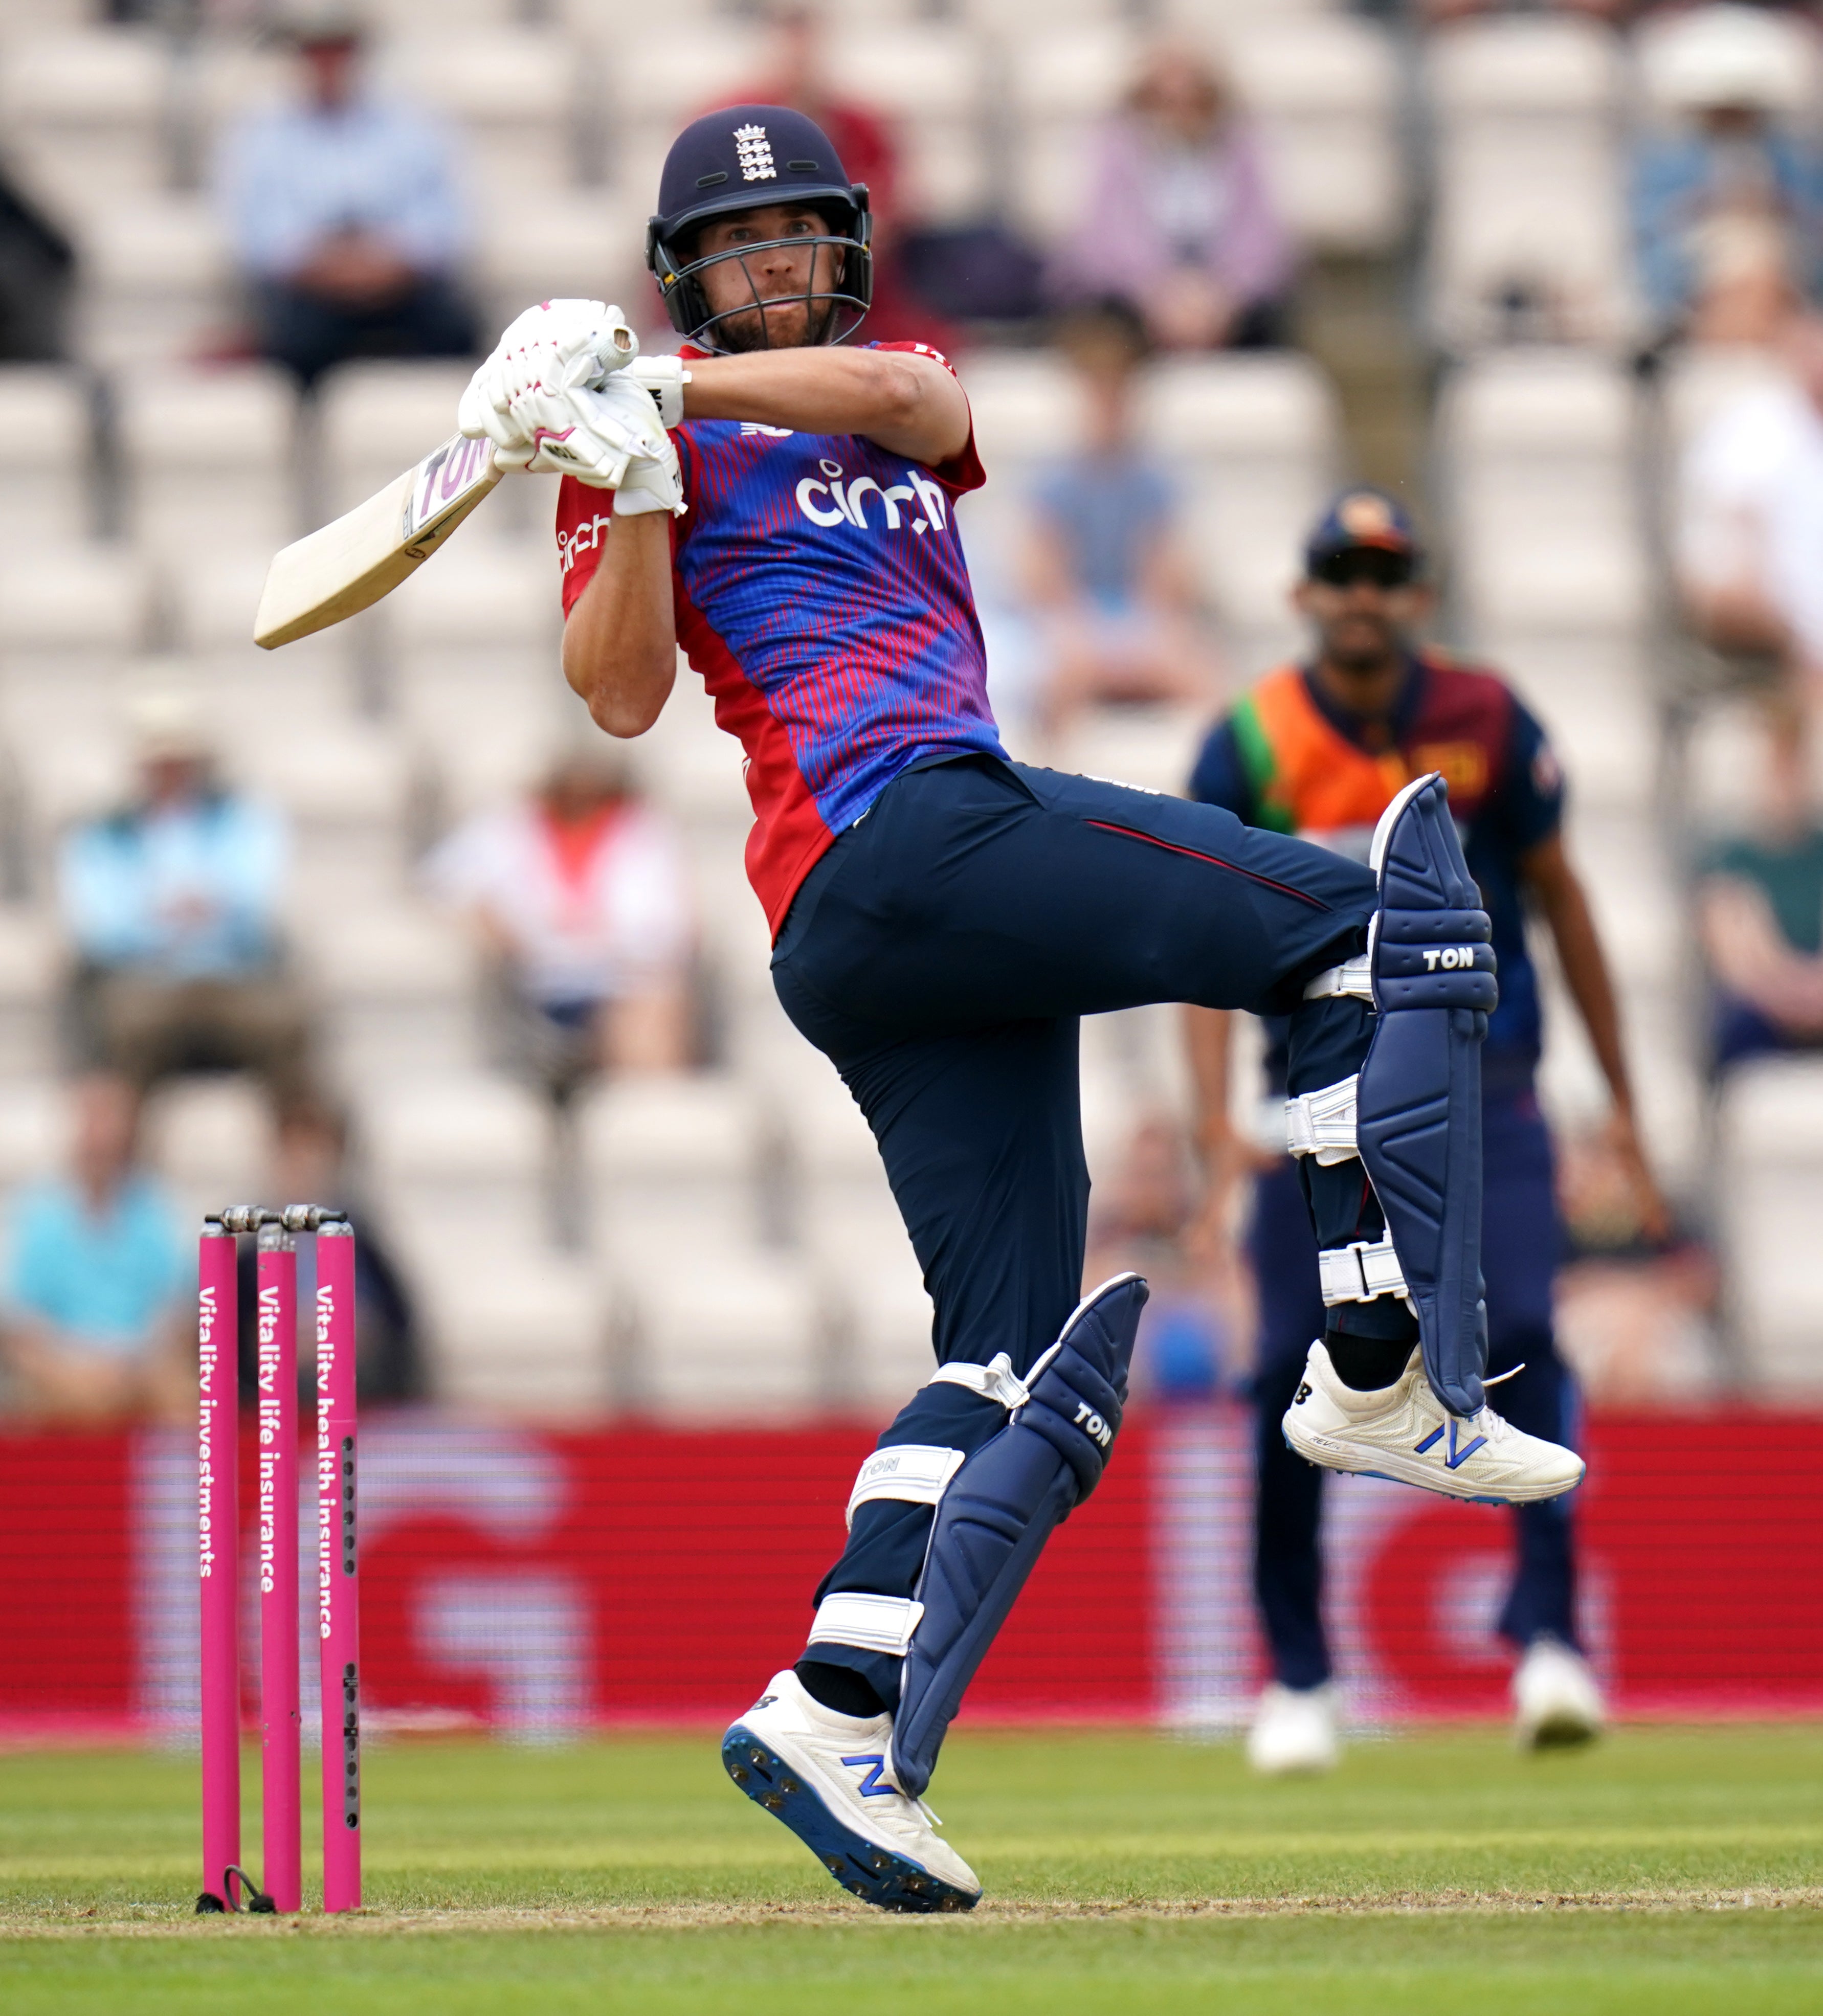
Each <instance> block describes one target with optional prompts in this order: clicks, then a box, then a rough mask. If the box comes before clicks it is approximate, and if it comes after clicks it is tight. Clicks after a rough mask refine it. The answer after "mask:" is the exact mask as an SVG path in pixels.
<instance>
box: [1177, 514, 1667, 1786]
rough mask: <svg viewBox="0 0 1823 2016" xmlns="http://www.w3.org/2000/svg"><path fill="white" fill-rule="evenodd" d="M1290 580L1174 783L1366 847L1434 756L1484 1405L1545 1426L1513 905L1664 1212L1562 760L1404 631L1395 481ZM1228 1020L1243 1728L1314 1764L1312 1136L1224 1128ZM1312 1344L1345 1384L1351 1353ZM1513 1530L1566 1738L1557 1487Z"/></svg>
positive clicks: (1553, 1253)
mask: <svg viewBox="0 0 1823 2016" xmlns="http://www.w3.org/2000/svg"><path fill="white" fill-rule="evenodd" d="M1295 599H1296V603H1297V606H1298V608H1299V612H1300V613H1301V614H1302V615H1303V617H1305V618H1306V621H1308V622H1309V623H1310V626H1311V628H1312V630H1313V633H1314V643H1315V649H1314V650H1313V653H1312V656H1311V659H1310V663H1309V664H1307V665H1288V666H1284V667H1282V668H1280V669H1279V670H1277V671H1274V672H1271V673H1269V674H1268V675H1267V676H1266V678H1265V679H1263V681H1261V682H1260V683H1259V685H1258V686H1256V688H1255V689H1254V690H1253V691H1252V693H1249V694H1248V696H1247V697H1245V699H1244V700H1242V701H1241V704H1240V705H1239V706H1238V707H1236V708H1235V709H1234V711H1233V713H1232V714H1230V715H1229V716H1228V717H1227V719H1226V720H1224V721H1223V722H1220V724H1219V725H1217V726H1216V728H1215V729H1214V730H1213V731H1212V733H1211V734H1210V735H1209V739H1208V740H1207V741H1206V742H1205V744H1204V746H1203V749H1202V754H1201V755H1200V756H1199V758H1198V761H1197V765H1196V769H1195V771H1194V775H1193V776H1192V777H1191V786H1190V792H1191V797H1194V798H1196V799H1199V800H1201V801H1202V802H1203V803H1205V804H1207V805H1220V806H1223V807H1224V808H1226V809H1227V810H1228V811H1229V812H1233V813H1234V815H1236V817H1237V818H1238V819H1242V820H1244V821H1245V823H1246V824H1248V826H1254V827H1259V828H1264V829H1266V830H1270V831H1274V832H1278V833H1299V834H1301V835H1302V836H1304V837H1306V838H1309V839H1311V840H1313V841H1317V842H1318V843H1319V844H1320V845H1322V846H1324V847H1327V848H1332V849H1334V850H1335V851H1337V852H1338V853H1342V854H1346V855H1353V856H1354V857H1355V858H1356V859H1364V858H1366V856H1367V851H1368V848H1369V846H1370V844H1371V841H1372V839H1373V836H1374V830H1375V826H1376V823H1377V822H1378V820H1379V819H1381V818H1382V815H1384V814H1385V811H1386V808H1387V807H1388V805H1389V804H1391V803H1392V802H1393V801H1395V800H1396V797H1398V795H1399V794H1400V792H1401V791H1403V790H1405V789H1406V788H1407V786H1408V785H1409V783H1410V780H1411V779H1412V778H1414V777H1416V776H1423V775H1424V774H1425V772H1429V771H1438V772H1441V773H1442V774H1443V776H1444V777H1445V778H1446V779H1447V780H1448V783H1449V787H1450V810H1451V812H1452V814H1453V815H1454V819H1456V820H1457V821H1458V822H1460V823H1461V829H1462V833H1463V837H1464V842H1465V848H1466V850H1467V862H1468V868H1469V870H1470V872H1471V873H1472V874H1473V876H1474V877H1475V882H1476V885H1477V887H1479V890H1480V891H1481V894H1480V896H1479V898H1478V899H1477V900H1478V902H1479V903H1480V904H1481V905H1482V906H1483V908H1485V909H1486V911H1487V912H1488V913H1489V916H1490V920H1491V923H1492V928H1493V949H1494V952H1495V955H1496V956H1497V959H1498V960H1499V962H1500V1003H1499V1006H1497V1008H1496V1009H1495V1010H1494V1011H1493V1014H1492V1016H1491V1017H1490V1020H1489V1025H1488V1033H1487V1039H1486V1044H1485V1046H1484V1048H1483V1055H1482V1059H1481V1101H1482V1110H1481V1132H1482V1143H1483V1150H1484V1152H1485V1155H1486V1168H1485V1173H1484V1176H1483V1234H1482V1267H1483V1274H1484V1275H1485V1276H1486V1287H1487V1311H1488V1319H1489V1326H1490V1345H1489V1366H1490V1370H1492V1371H1493V1373H1494V1375H1495V1376H1496V1377H1497V1379H1499V1380H1501V1381H1511V1384H1508V1385H1507V1386H1506V1388H1505V1390H1504V1392H1503V1393H1502V1394H1501V1406H1502V1407H1503V1408H1504V1409H1505V1410H1506V1412H1507V1413H1508V1415H1509V1416H1510V1417H1511V1420H1512V1422H1513V1423H1514V1424H1515V1426H1517V1427H1522V1428H1524V1429H1526V1431H1529V1433H1531V1434H1533V1435H1540V1436H1547V1437H1549V1438H1551V1440H1552V1441H1554V1442H1568V1441H1569V1440H1570V1439H1571V1435H1572V1428H1571V1423H1572V1417H1573V1413H1574V1411H1575V1407H1574V1399H1575V1395H1574V1388H1573V1382H1572V1381H1571V1377H1570V1374H1569V1371H1568V1370H1567V1368H1566V1367H1565V1365H1564V1364H1563V1362H1562V1359H1559V1357H1558V1354H1557V1346H1556V1341H1555V1336H1554V1334H1553V1331H1552V1327H1551V1286H1552V1277H1553V1276H1554V1274H1555V1271H1556V1268H1557V1264H1558V1256H1559V1251H1560V1248H1561V1247H1562V1228H1561V1227H1560V1226H1559V1224H1558V1214H1557V1203H1556V1197H1555V1190H1554V1186H1553V1180H1552V1177H1553V1172H1552V1166H1551V1138H1550V1136H1549V1135H1548V1133H1547V1132H1546V1129H1545V1124H1544V1116H1543V1114H1541V1113H1540V1111H1539V1105H1538V1094H1537V1088H1536V1085H1535V1083H1534V1078H1535V1075H1536V1072H1537V1064H1538V1057H1539V1050H1540V1041H1541V1035H1542V1029H1541V1024H1540V1012H1539V999H1538V979H1537V973H1536V971H1535V970H1534V968H1533V963H1532V960H1531V957H1530V955H1529V951H1528V949H1527V946H1526V910H1527V909H1528V908H1530V909H1533V910H1535V911H1536V913H1537V914H1538V915H1539V916H1540V918H1541V919H1542V920H1543V921H1544V925H1545V927H1546V928H1547V931H1549V932H1550V934H1551V940H1552V942H1553V944H1554V945H1555V948H1556V951H1557V955H1558V963H1559V965H1560V966H1561V967H1562V972H1563V976H1564V980H1565V984H1566V985H1567V986H1568V988H1569V992H1570V995H1571V997H1572V999H1573V1000H1574V1001H1575V1003H1576V1007H1577V1010H1578V1011H1579V1013H1580V1015H1581V1017H1582V1020H1583V1025H1584V1027H1585V1028H1587V1031H1588V1035H1589V1042H1590V1046H1591V1049H1593V1050H1594V1053H1595V1057H1596V1059H1597V1060H1598V1063H1599V1064H1600V1065H1601V1070H1602V1071H1603V1073H1604V1075H1605V1077H1606V1079H1607V1082H1608V1086H1609V1095H1610V1097H1611V1099H1612V1107H1613V1114H1612V1123H1611V1124H1612V1129H1613V1132H1614V1136H1615V1147H1616V1150H1617V1152H1618V1154H1619V1157H1620V1159H1621V1162H1622V1165H1623V1167H1624V1168H1626V1170H1627V1173H1628V1175H1629V1178H1630V1182H1631V1184H1632V1187H1633V1190H1634V1196H1635V1200H1636V1204H1637V1209H1638V1211H1639V1214H1640V1217H1641V1222H1642V1224H1643V1225H1644V1226H1645V1228H1646V1229H1647V1230H1648V1233H1651V1234H1652V1235H1653V1236H1663V1233H1664V1232H1665V1230H1666V1210H1665V1206H1664V1203H1663V1199H1662V1198H1661V1197H1659V1193H1658V1190H1657V1187H1656V1186H1655V1183H1653V1181H1652V1176H1651V1174H1650V1172H1649V1171H1648V1168H1647V1165H1646V1161H1645V1156H1644V1155H1643V1154H1642V1153H1641V1149H1640V1145H1639V1139H1638V1136H1637V1132H1636V1131H1635V1129H1634V1117H1633V1096H1632V1091H1631V1088H1630V1085H1629V1082H1628V1078H1627V1060H1626V1057H1625V1054H1624V1053H1623V1049H1622V1046H1621V1039H1620V1018H1619V1013H1618V1011H1617V1010H1616V1005H1615V999H1614V990H1613V988H1612V985H1611V983H1610V981H1609V974H1608V967H1607V963H1606V961H1605V959H1604V958H1603V956H1602V952H1601V943H1600V941H1599V939H1598V938H1597V936H1596V932H1595V926H1594V920H1593V919H1592V917H1591V915H1590V912H1589V905H1588V902H1587V898H1586V897H1585V895H1583V887H1582V884H1581V883H1580V880H1578V878H1577V876H1576V871H1575V869H1573V867H1572V866H1571V865H1570V862H1569V858H1568V856H1567V855H1566V854H1565V850H1564V843H1563V834H1562V816H1563V791H1564V785H1563V777H1562V772H1560V771H1559V769H1558V765H1557V761H1556V758H1555V756H1554V755H1553V754H1552V752H1551V745H1550V743H1549V742H1548V741H1547V740H1546V738H1545V735H1544V730H1543V729H1541V728H1540V726H1539V725H1538V723H1537V721H1536V720H1534V719H1533V717H1532V715H1530V714H1529V712H1528V711H1527V710H1526V707H1525V706H1524V705H1523V704H1522V703H1521V701H1520V700H1519V698H1518V697H1517V696H1516V695H1515V693H1513V691H1512V689H1511V687H1509V686H1507V685H1506V683H1505V682H1504V681H1503V680H1501V679H1499V678H1497V676H1496V675H1494V674H1493V673H1491V672H1487V671H1479V670H1475V669H1474V668H1469V667H1466V666H1463V665H1458V664H1454V663H1453V662H1452V661H1450V660H1449V659H1448V658H1447V657H1444V655H1443V653H1440V652H1438V651H1435V650H1426V649H1425V648H1423V647H1422V646H1420V644H1419V643H1418V642H1417V633H1418V630H1419V628H1421V625H1422V624H1423V622H1424V621H1425V618H1426V617H1428V615H1429V614H1430V613H1431V610H1432V606H1433V598H1432V593H1431V591H1430V589H1429V587H1428V585H1427V583H1426V581H1425V578H1424V556H1423V553H1422V552H1421V549H1420V547H1419V545H1418V536H1417V533H1416V530H1415V528H1414V526H1413V524H1412V522H1411V520H1410V517H1408V515H1407V513H1406V511H1405V509H1404V508H1403V506H1401V505H1400V503H1399V502H1398V500H1397V499H1395V498H1393V497H1390V496H1389V495H1386V494H1385V492H1383V491H1377V490H1372V489H1367V488H1356V489H1353V490H1350V491H1344V492H1343V493H1342V495H1341V496H1339V497H1338V498H1337V499H1336V500H1335V502H1334V503H1333V504H1331V506H1330V507H1329V509H1328V510H1327V511H1326V512H1325V513H1324V516H1323V517H1322V519H1321V520H1320V521H1319V522H1318V524H1317V525H1316V526H1315V527H1313V530H1312V531H1311V534H1310V539H1309V542H1308V543H1307V546H1306V553H1305V557H1304V575H1303V579H1302V582H1301V583H1300V584H1299V587H1298V589H1296V591H1295ZM1229 1019H1230V1018H1229V1017H1227V1016H1226V1015H1225V1014H1223V1013H1220V1012H1216V1013H1209V1012H1208V1011H1206V1010H1203V1009H1200V1008H1192V1009H1191V1010H1190V1011H1189V1015H1188V1033H1189V1037H1190V1047H1191V1064H1192V1076H1193V1078H1194V1081H1195V1083H1196V1086H1197V1090H1198V1107H1199V1109H1200V1111H1199V1113H1198V1135H1199V1138H1200V1139H1201V1142H1202V1148H1203V1153H1204V1157H1205V1165H1206V1166H1207V1168H1208V1169H1209V1175H1210V1178H1211V1182H1210V1188H1209V1199H1208V1202H1207V1204H1206V1207H1205V1215H1206V1219H1207V1221H1208V1222H1210V1223H1212V1225H1220V1223H1221V1222H1223V1220H1224V1219H1226V1216H1227V1207H1228V1204H1229V1201H1230V1198H1231V1197H1232V1194H1233V1183H1234V1179H1235V1178H1236V1177H1237V1176H1238V1175H1241V1173H1243V1172H1244V1171H1245V1165H1246V1164H1248V1162H1250V1161H1256V1160H1258V1161H1259V1163H1260V1166H1259V1168H1258V1169H1257V1171H1256V1175H1255V1181H1254V1186H1253V1211H1252V1221H1251V1224H1250V1226H1249V1229H1248V1251H1249V1257H1250V1258H1251V1259H1252V1265H1253V1272H1254V1275H1255V1278H1256V1280H1257V1282H1258V1284H1259V1312H1260V1336H1259V1366H1258V1370H1257V1373H1256V1378H1255V1395H1256V1399H1257V1400H1258V1402H1259V1433H1258V1439H1257V1446H1256V1491H1255V1528H1254V1534H1255V1543H1254V1590H1255V1595H1256V1600H1257V1601H1258V1604H1259V1615H1260V1619H1261V1622H1262V1624H1263V1627H1264V1629H1265V1634H1266V1641H1267V1645H1268V1647H1269V1650H1270V1655H1271V1660H1272V1668H1273V1679H1272V1681H1271V1683H1270V1684H1269V1685H1268V1687H1266V1691H1265V1693H1264V1694H1263V1696H1262V1697H1261V1701H1260V1705H1259V1713H1258V1715H1257V1717H1256V1720H1255V1722H1254V1725H1253V1728H1252V1733H1251V1735H1250V1737H1249V1739H1248V1752H1249V1755H1251V1757H1252V1760H1253V1762H1254V1764H1255V1766H1256V1768H1258V1769H1260V1770H1263V1771H1266V1772H1280V1771H1294V1770H1320V1769H1325V1768H1326V1767H1327V1766H1329V1765H1331V1764H1332V1763H1334V1762H1335V1759H1336V1755H1337V1737H1336V1728H1335V1705H1334V1699H1333V1695H1332V1691H1331V1687H1330V1671H1331V1669H1330V1661H1329V1650H1328V1644H1327V1643H1326V1641H1325V1639H1324V1630H1323V1622H1322V1618H1321V1616H1320V1611H1319V1602H1320V1594H1321V1589H1322V1569H1321V1561H1320V1556H1319V1553H1318V1541H1319V1537H1320V1518H1321V1510H1322V1481H1323V1480H1322V1475H1321V1473H1320V1471H1315V1470H1313V1469H1311V1468H1310V1466H1309V1465H1308V1464H1307V1463H1302V1462H1300V1461H1299V1460H1298V1457H1297V1456H1296V1455H1295V1454H1294V1453H1292V1449H1288V1447H1287V1445H1286V1440H1285V1438H1284V1436H1283V1435H1281V1433H1280V1431H1279V1424H1280V1420H1281V1417H1282V1416H1283V1415H1284V1413H1286V1411H1287V1409H1291V1410H1292V1412H1294V1413H1295V1412H1297V1411H1298V1409H1299V1405H1300V1402H1299V1399H1298V1397H1297V1396H1298V1395H1299V1389H1300V1388H1301V1387H1302V1385H1303V1384H1304V1382H1305V1381H1306V1379H1307V1378H1308V1377H1309V1372H1308V1368H1307V1366H1306V1353H1307V1352H1308V1350H1309V1346H1310V1338H1311V1337H1312V1336H1313V1334H1315V1332H1316V1331H1317V1330H1320V1328H1321V1327H1322V1324H1323V1319H1324V1308H1323V1301H1322V1299H1321V1293H1320V1291H1321V1287H1322V1283H1323V1276H1322V1273H1321V1272H1320V1266H1321V1265H1323V1264H1325V1263H1322V1262H1320V1261H1319V1257H1318V1255H1317V1249H1316V1247H1315V1245H1314V1244H1313V1241H1312V1239H1311V1236H1310V1215H1309V1213H1308V1211H1306V1208H1305V1204H1304V1197H1303V1190H1302V1183H1301V1180H1300V1174H1299V1172H1300V1168H1301V1167H1302V1165H1305V1164H1306V1163H1307V1161H1309V1160H1310V1158H1311V1157H1315V1158H1316V1159H1317V1160H1319V1161H1320V1159H1321V1158H1322V1156H1323V1155H1324V1152H1325V1150H1324V1146H1323V1142H1322V1138H1321V1129H1320V1125H1317V1124H1316V1123H1317V1113H1316V1111H1315V1108H1314V1107H1313V1103H1312V1102H1311V1101H1310V1100H1308V1099H1307V1098H1306V1099H1303V1100H1296V1099H1294V1100H1292V1107H1291V1114H1290V1118H1291V1125H1290V1130H1289V1131H1290V1141H1289V1147H1290V1149H1291V1154H1290V1156H1289V1157H1287V1156H1284V1155H1282V1154H1281V1155H1278V1156H1274V1157H1255V1156H1253V1155H1252V1154H1250V1153H1249V1152H1248V1148H1247V1147H1246V1144H1245V1143H1243V1142H1242V1141H1241V1140H1240V1139H1238V1137H1237V1136H1236V1134H1235V1131H1234V1129H1233V1127H1232V1125H1230V1121H1229V1118H1228V1114H1229V1102H1228V1049H1229V1036H1230V1028H1229ZM1283 1030H1284V1024H1282V1023H1276V1024H1273V1025H1272V1029H1271V1031H1270V1036H1271V1040H1270V1043H1269V1049H1268V1055H1267V1059H1266V1065H1267V1075H1268V1078H1269V1079H1270V1081H1271V1083H1272V1086H1273V1089H1274V1091H1276V1092H1279V1093H1283V1091H1284V1089H1285V1064H1286V1052H1285V1047H1284V1038H1283V1034H1282V1031H1283ZM1331 1355H1332V1356H1333V1355H1334V1354H1333V1352H1332V1354H1331ZM1335 1363H1336V1366H1337V1370H1338V1372H1339V1373H1341V1376H1342V1377H1343V1378H1344V1379H1345V1380H1346V1381H1348V1382H1349V1383H1350V1384H1353V1383H1354V1381H1355V1379H1356V1373H1354V1371H1353V1370H1351V1369H1349V1368H1348V1367H1346V1366H1344V1365H1343V1364H1342V1361H1341V1360H1340V1359H1337V1360H1336V1361H1335ZM1294 1444H1295V1438H1294ZM1515 1539H1516V1541H1517V1543H1518V1561H1517V1564H1516V1571H1515V1575H1514V1578H1513V1582H1512V1586H1511V1591H1510V1593H1509V1594H1508V1599H1507V1601H1506V1604H1505V1606H1504V1608H1503V1610H1502V1611H1501V1617H1500V1629H1501V1634H1502V1636H1504V1637H1505V1638H1506V1639H1507V1640H1508V1642H1509V1643H1511V1645H1512V1646H1513V1647H1514V1648H1515V1651H1516V1652H1517V1653H1518V1654H1519V1665H1518V1668H1517V1669H1516V1671H1515V1676H1514V1694H1515V1702H1516V1706H1517V1709H1518V1723H1519V1735H1520V1737H1521V1739H1522V1741H1525V1742H1526V1743H1528V1744H1540V1743H1551V1742H1560V1743H1562V1742H1574V1741H1584V1740H1587V1738H1588V1737H1591V1736H1593V1735H1594V1734H1595V1733H1596V1732H1597V1730H1598V1729H1599V1727H1600V1726H1601V1716H1602V1707H1601V1694H1600V1692H1599V1690H1598V1689H1597V1687H1596V1685H1595V1683H1594V1679H1593V1678H1592V1676H1591V1674H1590V1672H1589V1669H1588V1667H1587V1665H1586V1663H1585V1662H1584V1661H1583V1656H1582V1650H1581V1647H1580V1643H1579V1641H1578V1638H1577V1634H1576V1586H1575V1559H1574V1550H1573V1527H1572V1524H1571V1518H1570V1511H1569V1501H1568V1499H1563V1498H1555V1499H1544V1498H1539V1499H1533V1500H1531V1501H1529V1502H1521V1503H1519V1507H1518V1510H1517V1514H1516V1521H1515Z"/></svg>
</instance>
